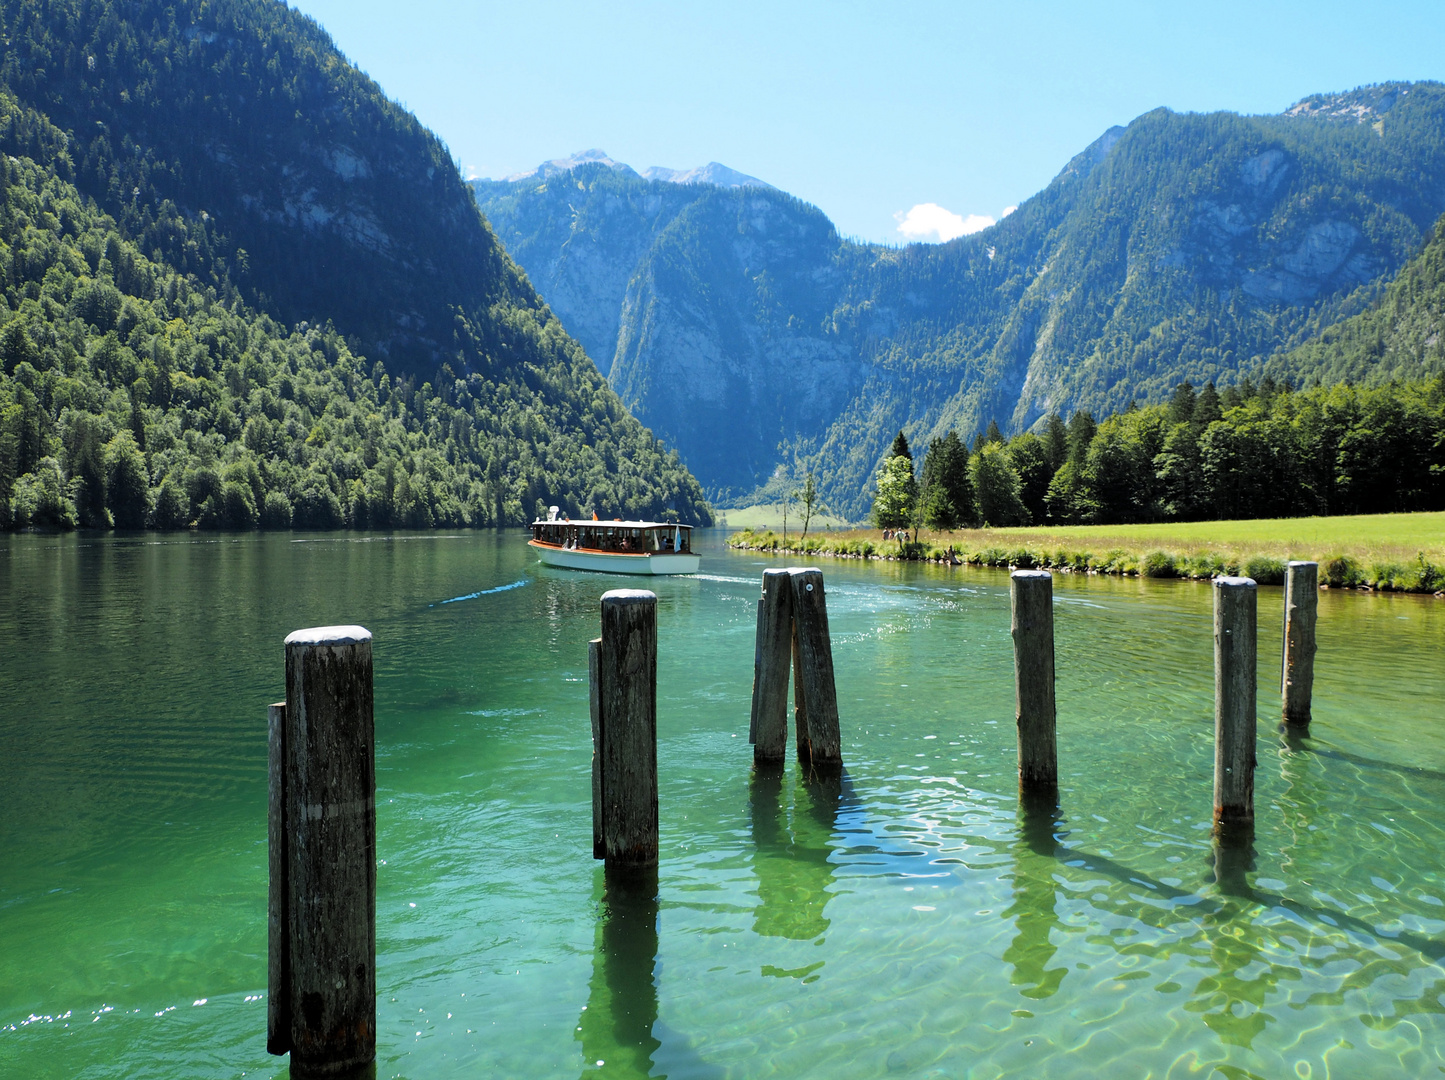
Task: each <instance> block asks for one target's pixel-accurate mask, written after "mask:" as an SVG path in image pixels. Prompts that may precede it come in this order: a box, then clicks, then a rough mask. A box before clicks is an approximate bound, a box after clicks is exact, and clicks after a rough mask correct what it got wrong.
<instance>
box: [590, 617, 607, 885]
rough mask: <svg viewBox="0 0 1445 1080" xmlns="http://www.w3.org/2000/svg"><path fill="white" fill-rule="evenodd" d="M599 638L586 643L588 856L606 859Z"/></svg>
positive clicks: (600, 648)
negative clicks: (589, 798)
mask: <svg viewBox="0 0 1445 1080" xmlns="http://www.w3.org/2000/svg"><path fill="white" fill-rule="evenodd" d="M601 678H602V639H601V638H593V639H592V640H591V641H589V642H588V643H587V706H588V711H589V712H590V713H591V714H592V857H593V858H594V859H604V858H606V857H607V843H606V841H605V840H604V839H603V836H602V803H603V799H602V690H601V686H600V681H599V680H600V679H601Z"/></svg>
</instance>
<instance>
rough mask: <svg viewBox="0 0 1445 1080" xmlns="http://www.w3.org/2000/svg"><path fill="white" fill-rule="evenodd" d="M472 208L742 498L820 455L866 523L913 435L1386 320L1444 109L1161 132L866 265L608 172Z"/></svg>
mask: <svg viewBox="0 0 1445 1080" xmlns="http://www.w3.org/2000/svg"><path fill="white" fill-rule="evenodd" d="M476 186H477V191H478V196H479V198H480V200H481V203H482V206H483V209H484V210H485V211H486V212H487V214H488V215H489V217H490V218H491V220H492V221H493V223H494V225H495V226H496V228H497V229H498V230H499V234H500V235H501V236H502V238H503V240H504V241H506V242H507V243H508V245H509V246H510V247H511V248H512V250H513V251H514V253H515V254H516V257H517V258H518V260H519V261H520V262H521V263H522V264H523V266H525V267H528V269H529V272H531V273H533V274H534V275H535V276H536V278H537V279H538V281H539V282H541V283H542V284H541V288H542V291H543V294H544V295H545V296H547V297H548V298H549V300H550V302H551V303H552V304H553V306H554V308H555V309H556V310H557V311H558V313H559V314H560V315H561V316H562V318H563V320H564V322H566V323H567V324H568V325H569V326H572V325H576V326H578V327H585V329H579V331H578V332H579V333H580V334H581V335H582V336H583V340H584V341H585V343H586V344H587V346H588V348H589V350H591V351H592V352H593V355H594V356H595V357H596V358H597V359H598V362H599V365H600V366H602V367H603V369H604V370H607V371H608V377H609V379H610V381H611V382H612V384H613V385H614V387H616V388H617V390H618V391H619V393H620V394H621V395H622V398H623V400H624V401H625V402H627V403H628V405H629V406H630V407H631V408H633V409H634V411H635V412H637V414H638V415H639V416H640V417H641V418H642V419H643V420H644V422H646V423H648V424H650V425H652V426H653V427H654V428H655V429H656V430H658V431H659V433H661V434H662V435H663V436H664V437H665V438H667V439H668V440H669V442H672V443H673V444H674V445H677V446H678V448H679V450H680V451H681V453H682V456H683V459H684V460H685V461H686V462H688V464H689V465H690V467H691V468H693V470H694V471H695V472H696V473H697V474H698V476H699V478H700V479H701V480H702V481H703V483H704V484H705V485H706V486H708V487H709V488H710V489H712V490H714V491H715V492H717V493H718V494H719V495H721V496H722V497H724V498H726V497H729V496H741V495H744V494H745V493H746V492H747V491H748V490H749V489H751V488H752V487H753V486H754V485H756V484H758V483H760V482H761V481H763V480H765V479H766V478H767V476H768V474H769V473H770V472H771V471H772V468H773V466H774V465H776V464H777V463H778V462H779V461H782V460H784V459H785V458H787V459H791V458H792V457H794V456H795V455H798V456H800V457H801V458H802V459H803V461H804V462H805V463H806V464H808V465H810V466H811V467H813V468H815V469H816V470H817V471H818V472H819V474H820V479H821V481H822V483H823V485H824V488H825V492H826V495H827V497H828V499H829V501H830V503H831V504H832V505H833V507H834V508H835V509H837V510H839V511H841V512H843V513H845V514H850V515H853V516H861V514H862V513H864V512H865V511H866V507H867V497H868V496H867V492H868V489H869V482H870V480H871V478H872V475H873V473H874V470H875V469H876V466H877V463H878V462H879V460H880V459H881V457H882V455H883V453H884V452H885V450H886V449H887V447H888V444H889V442H890V440H891V439H892V437H893V435H894V434H895V433H896V432H897V431H898V430H899V428H900V427H901V428H904V429H905V430H907V431H908V433H909V435H910V437H912V438H914V439H915V440H917V439H918V438H926V437H928V436H930V435H935V434H941V433H942V432H944V431H946V430H949V429H950V428H957V429H958V430H960V431H961V432H962V433H963V434H964V435H965V436H966V437H968V436H971V435H972V434H973V433H974V432H975V431H977V430H980V429H982V428H983V427H984V426H986V425H987V423H988V422H989V421H990V420H997V421H998V422H999V424H1000V425H1001V426H1002V427H1003V429H1004V430H1005V431H1017V430H1022V429H1025V428H1028V427H1030V426H1031V425H1034V424H1035V423H1037V422H1038V421H1039V420H1040V418H1042V417H1043V416H1045V415H1047V414H1048V413H1050V412H1051V411H1054V410H1059V411H1062V412H1064V413H1065V414H1067V413H1069V412H1071V411H1073V410H1075V409H1079V408H1087V409H1091V410H1094V411H1095V412H1096V413H1099V414H1102V413H1106V412H1111V411H1114V410H1116V409H1120V408H1122V407H1123V406H1124V405H1126V404H1127V403H1128V402H1129V401H1130V400H1133V399H1138V400H1140V401H1149V400H1154V401H1158V400H1163V399H1164V398H1165V397H1166V396H1167V395H1168V394H1169V392H1170V391H1171V390H1172V388H1173V387H1174V386H1176V385H1177V384H1178V383H1179V382H1181V381H1183V380H1185V379H1189V380H1192V381H1193V382H1194V383H1195V384H1196V385H1198V384H1203V383H1206V382H1209V381H1211V380H1214V381H1217V382H1219V383H1220V384H1226V383H1229V382H1232V381H1234V380H1235V379H1237V378H1238V377H1239V375H1240V373H1241V372H1252V371H1255V370H1257V369H1258V368H1259V367H1260V365H1261V364H1262V363H1263V362H1264V359H1265V358H1266V357H1268V356H1270V355H1272V354H1274V353H1276V352H1278V351H1280V350H1283V349H1288V348H1291V347H1293V346H1296V345H1298V344H1300V343H1302V342H1304V341H1306V340H1308V339H1309V338H1310V337H1311V336H1313V335H1314V334H1316V333H1318V332H1319V331H1320V330H1321V329H1322V328H1324V327H1326V326H1328V325H1330V324H1332V323H1334V322H1335V321H1337V320H1338V319H1340V318H1342V317H1344V316H1348V315H1351V314H1354V313H1356V312H1358V311H1360V310H1362V309H1364V308H1365V307H1366V306H1367V305H1368V303H1369V302H1370V301H1371V300H1372V299H1373V298H1374V297H1375V295H1376V293H1377V292H1378V290H1379V288H1380V287H1381V285H1382V283H1383V281H1384V280H1385V279H1386V277H1387V275H1389V274H1392V273H1393V272H1394V271H1395V270H1396V269H1398V268H1399V267H1400V266H1401V265H1402V264H1403V263H1404V262H1405V261H1406V259H1408V258H1409V257H1410V256H1411V255H1413V254H1414V253H1415V252H1417V251H1418V250H1419V247H1420V245H1421V243H1422V242H1423V240H1424V239H1425V237H1426V235H1427V233H1428V231H1429V229H1430V227H1431V225H1432V224H1433V222H1434V221H1435V219H1436V217H1438V216H1439V214H1440V213H1441V212H1442V211H1445V87H1441V86H1440V85H1438V84H1433V83H1422V84H1413V85H1407V84H1392V85H1386V86H1379V87H1371V88H1366V89H1362V90H1357V91H1353V92H1351V93H1347V94H1337V95H1323V96H1319V97H1314V98H1309V99H1306V100H1305V101H1303V102H1301V103H1300V104H1298V105H1297V106H1295V107H1294V108H1292V109H1290V110H1289V111H1287V112H1286V113H1284V114H1282V115H1279V116H1250V117H1245V116H1238V115H1234V114H1230V113H1213V114H1186V115H1180V114H1175V113H1171V112H1168V111H1167V110H1163V109H1160V110H1156V111H1154V112H1151V113H1148V114H1146V115H1144V116H1141V117H1139V118H1138V119H1137V120H1135V121H1134V122H1133V123H1131V124H1130V125H1129V126H1128V127H1127V128H1115V129H1112V130H1111V131H1109V132H1108V133H1106V134H1105V135H1104V136H1103V137H1102V138H1100V139H1099V140H1098V141H1097V142H1096V143H1095V144H1093V145H1092V146H1091V147H1089V148H1088V149H1086V150H1085V151H1084V152H1083V153H1081V154H1080V155H1079V156H1078V157H1076V158H1075V159H1074V160H1073V161H1072V162H1070V163H1069V164H1068V165H1067V166H1066V167H1065V168H1064V169H1063V171H1062V172H1061V173H1060V174H1059V176H1058V177H1057V178H1056V179H1055V180H1054V181H1053V182H1052V183H1051V184H1050V185H1049V186H1048V187H1047V188H1046V189H1045V190H1044V191H1042V192H1040V193H1039V194H1038V195H1036V196H1034V197H1033V198H1031V199H1029V200H1027V201H1026V202H1024V203H1023V204H1021V205H1020V207H1019V209H1018V210H1017V211H1016V212H1015V213H1013V214H1011V215H1010V216H1009V217H1007V218H1005V219H1004V220H1003V221H1001V222H1000V223H999V224H998V225H996V226H994V227H992V228H990V229H988V230H986V231H984V232H982V233H978V234H975V235H973V236H969V237H962V238H960V239H958V240H955V241H952V242H951V243H948V244H942V245H912V246H909V247H906V248H902V249H897V248H889V247H882V246H875V245H860V244H854V243H850V242H848V241H845V240H843V239H841V238H840V237H838V235H837V233H836V232H835V231H834V230H833V229H832V227H831V225H830V224H829V223H828V222H827V219H826V218H825V217H824V216H823V215H822V214H821V213H819V212H818V211H817V210H816V209H814V208H811V207H808V206H806V205H804V204H802V203H800V202H798V201H797V200H795V199H792V198H791V197H789V196H786V195H784V194H782V193H780V192H770V191H765V190H756V189H743V190H731V191H725V190H720V189H716V188H711V187H708V186H706V185H697V186H693V187H687V188H683V189H681V190H678V189H672V190H666V189H663V188H662V186H661V185H656V184H648V183H646V182H644V181H641V180H636V179H632V178H628V177H625V176H619V175H617V174H610V173H604V172H603V171H602V170H600V169H586V168H584V169H578V170H575V171H573V172H570V173H568V174H567V175H566V176H563V177H553V178H551V179H550V180H536V179H534V180H528V181H521V182H518V183H515V184H496V183H482V184H478V185H476ZM583 283H586V284H585V285H584V284H583ZM619 295H620V296H621V303H620V304H618V302H617V298H618V297H619ZM614 310H615V311H616V312H617V315H616V331H615V334H614V333H613V331H612V325H613V324H612V321H611V318H612V316H611V312H612V311H614ZM609 346H610V349H609ZM609 351H610V353H611V360H610V362H609V360H608V359H607V358H606V356H607V353H608V352H609Z"/></svg>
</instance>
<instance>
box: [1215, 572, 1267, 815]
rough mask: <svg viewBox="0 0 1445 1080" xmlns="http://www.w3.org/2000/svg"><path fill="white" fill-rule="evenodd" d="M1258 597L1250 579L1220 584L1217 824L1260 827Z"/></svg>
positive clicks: (1218, 580) (1219, 581)
mask: <svg viewBox="0 0 1445 1080" xmlns="http://www.w3.org/2000/svg"><path fill="white" fill-rule="evenodd" d="M1257 613H1258V592H1257V590H1256V589H1255V585H1254V581H1253V579H1251V578H1245V577H1219V578H1215V579H1214V825H1215V828H1216V830H1218V831H1221V832H1226V831H1230V830H1236V831H1248V830H1249V829H1250V828H1251V827H1252V826H1253V824H1254V765H1255V759H1254V743H1255V706H1256V697H1255V694H1256V684H1257V681H1258V678H1257V673H1256V670H1255V662H1256V657H1257V653H1256V647H1257V643H1256V638H1255V631H1256V629H1257Z"/></svg>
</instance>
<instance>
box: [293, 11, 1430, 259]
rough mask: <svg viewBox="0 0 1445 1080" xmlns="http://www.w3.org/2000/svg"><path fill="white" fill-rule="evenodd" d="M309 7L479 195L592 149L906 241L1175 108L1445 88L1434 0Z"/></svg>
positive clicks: (1267, 104)
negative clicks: (1146, 117)
mask: <svg viewBox="0 0 1445 1080" xmlns="http://www.w3.org/2000/svg"><path fill="white" fill-rule="evenodd" d="M293 6H294V7H296V8H298V9H299V10H301V11H303V12H305V13H306V14H308V15H311V16H312V17H313V18H315V19H316V20H317V21H318V22H320V23H321V24H322V26H324V27H325V28H326V29H327V30H328V31H329V32H330V33H331V35H332V37H333V39H334V40H335V41H336V43H337V45H338V46H339V47H340V48H341V50H342V51H343V52H344V53H345V54H346V55H347V56H348V57H349V58H350V59H351V60H352V61H353V62H354V63H356V64H357V65H359V66H360V67H361V68H363V69H364V70H365V71H367V72H368V73H370V74H371V75H372V76H373V77H374V78H375V79H376V80H377V81H378V82H379V83H380V84H381V86H382V87H383V88H384V89H385V91H386V92H387V94H388V95H390V96H391V97H392V98H393V99H395V100H396V101H399V102H401V103H402V104H404V105H406V106H408V107H409V108H410V109H411V110H412V111H413V112H415V113H416V114H417V116H418V117H420V118H421V120H422V122H423V123H425V124H427V125H428V126H429V127H430V128H432V130H434V131H435V132H437V134H438V135H440V136H441V137H442V138H443V139H444V140H445V141H446V142H447V144H448V145H449V146H450V147H451V150H452V154H453V156H454V157H456V158H457V159H458V161H459V162H460V163H461V165H462V167H463V169H464V170H466V171H467V172H468V173H469V174H470V175H481V176H505V175H507V174H510V173H514V172H520V171H523V170H525V169H529V168H531V167H533V166H535V165H536V164H538V163H539V162H541V161H544V160H546V159H549V158H555V157H565V156H567V155H568V154H571V153H573V152H575V151H578V150H583V149H587V148H591V147H599V148H601V149H604V150H606V151H607V152H608V153H609V154H610V155H611V156H612V157H613V158H615V159H616V160H619V161H625V162H627V163H629V164H631V165H633V166H634V167H636V168H639V169H640V168H643V167H645V166H648V165H664V166H668V167H670V168H689V167H692V166H695V165H702V164H704V163H706V162H708V161H720V162H722V163H723V164H725V165H729V166H731V167H732V168H735V169H739V170H741V171H743V172H746V173H751V174H752V175H754V176H757V177H760V178H762V179H764V180H766V181H768V182H769V183H771V184H774V185H775V186H777V187H780V188H783V189H784V190H786V191H790V192H792V193H793V194H795V195H797V196H799V197H800V198H803V199H806V200H807V201H809V202H811V203H814V204H816V205H817V206H819V207H821V208H822V209H823V210H824V211H825V212H826V213H827V214H828V215H829V216H830V217H831V218H832V219H833V221H834V222H835V223H836V224H837V226H838V228H839V230H840V231H842V232H843V233H845V234H847V235H850V236H856V237H860V238H862V239H866V240H878V241H888V242H894V243H898V242H903V241H905V240H907V239H909V238H910V237H911V238H915V239H938V238H939V236H940V235H946V234H949V233H954V232H957V231H959V229H961V228H964V227H970V228H971V227H972V226H976V225H979V224H980V223H982V222H984V221H986V220H987V219H990V218H997V217H999V216H1001V215H1002V213H1003V212H1004V210H1005V209H1006V208H1008V207H1010V206H1013V205H1015V204H1017V203H1019V202H1021V201H1022V200H1023V199H1025V198H1027V197H1028V196H1029V195H1031V194H1033V193H1034V192H1036V191H1038V190H1039V189H1040V188H1042V187H1043V186H1044V185H1045V184H1047V183H1048V182H1049V180H1050V179H1051V178H1052V177H1053V176H1054V174H1055V173H1056V172H1058V170H1059V169H1060V168H1061V167H1062V166H1063V165H1064V163H1065V162H1067V161H1068V159H1069V158H1070V157H1072V156H1073V155H1074V154H1076V153H1078V151H1080V150H1081V149H1083V148H1084V147H1085V146H1086V145H1088V144H1089V143H1090V142H1092V141H1093V140H1094V139H1095V138H1097V137H1098V136H1099V135H1100V134H1101V133H1102V132H1103V131H1104V130H1105V129H1106V128H1108V127H1110V126H1111V125H1113V124H1127V123H1128V122H1129V121H1130V120H1132V119H1133V118H1134V117H1136V116H1138V115H1139V114H1140V113H1143V112H1147V111H1148V110H1150V109H1153V108H1156V107H1158V106H1161V105H1163V106H1167V107H1168V108H1171V109H1175V110H1179V111H1209V110H1214V109H1230V110H1234V111H1237V112H1246V113H1271V112H1279V111H1280V110H1282V109H1284V108H1286V107H1287V106H1288V105H1290V104H1291V103H1292V102H1294V101H1297V100H1298V99H1300V98H1302V97H1304V96H1306V95H1308V94H1311V93H1316V92H1320V91H1329V90H1345V89H1350V88H1353V87H1355V86H1358V85H1361V84H1364V83H1372V82H1382V81H1386V80H1392V79H1407V80H1418V79H1441V80H1445V3H1441V2H1439V0H1433V2H1419V3H1416V2H1400V3H1393V4H1390V5H1388V6H1386V5H1375V4H1361V3H1359V2H1358V0H1355V2H1351V3H1335V2H1321V0H1314V2H1311V3H1288V4H1285V3H1267V2H1256V3H1218V2H1211V3H1208V4H1192V5H1189V8H1190V10H1189V11H1187V12H1181V10H1180V9H1181V8H1183V5H1180V4H1176V3H1172V2H1171V3H1080V2H1074V3H1041V2H1029V0H1015V2H1012V3H881V2H880V3H866V4H865V3H852V2H847V0H840V2H834V3H811V2H798V3H789V2H786V0H774V2H772V3H752V2H740V0H729V2H728V3H725V4H724V3H711V4H702V3H681V2H679V3H667V4H663V3H605V4H604V3H596V2H593V3H574V2H570V0H528V2H524V0H513V2H509V3H491V2H487V3H467V4H462V3H445V2H441V0H408V2H407V3H405V4H400V3H397V2H396V0H300V2H299V3H296V4H294V5H293ZM900 228H903V229H905V230H911V231H903V232H901V231H900ZM925 230H931V231H925Z"/></svg>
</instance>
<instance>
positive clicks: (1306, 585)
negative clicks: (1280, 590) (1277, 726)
mask: <svg viewBox="0 0 1445 1080" xmlns="http://www.w3.org/2000/svg"><path fill="white" fill-rule="evenodd" d="M1319 601H1320V564H1319V563H1313V562H1292V563H1290V564H1289V566H1287V567H1286V568H1285V574H1284V675H1283V679H1282V681H1281V684H1280V696H1281V697H1282V698H1283V702H1282V704H1283V709H1284V721H1285V723H1286V724H1289V725H1290V726H1292V727H1296V728H1301V729H1304V730H1306V731H1307V730H1309V726H1310V698H1311V696H1312V695H1313V692H1314V681H1315V621H1316V616H1317V614H1318V609H1319Z"/></svg>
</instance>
